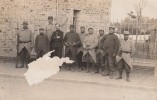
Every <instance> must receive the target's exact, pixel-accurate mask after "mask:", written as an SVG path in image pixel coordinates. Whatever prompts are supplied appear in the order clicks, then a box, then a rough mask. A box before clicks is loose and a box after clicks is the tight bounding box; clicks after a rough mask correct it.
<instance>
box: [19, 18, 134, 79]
mask: <svg viewBox="0 0 157 100" xmlns="http://www.w3.org/2000/svg"><path fill="white" fill-rule="evenodd" d="M48 22H49V25H48V26H47V27H46V28H43V27H40V28H39V35H37V36H36V38H35V41H34V37H33V34H32V32H31V31H30V30H29V28H28V22H26V21H24V22H23V29H21V30H19V31H18V34H17V36H18V41H19V47H18V55H19V56H20V59H21V66H20V68H21V67H22V68H23V67H24V65H26V67H27V64H28V63H29V61H30V55H31V54H30V53H31V51H32V49H33V48H34V50H35V52H36V54H37V58H39V57H42V56H43V55H44V54H45V53H47V52H49V51H52V50H54V52H53V53H52V54H51V57H54V56H58V57H60V58H61V57H62V52H63V47H64V46H65V57H69V58H70V59H71V60H74V63H73V64H69V65H67V66H68V70H71V71H74V70H75V69H76V66H78V68H79V71H83V70H85V71H86V72H87V73H89V72H92V74H95V73H100V74H102V75H103V76H109V77H110V78H111V79H113V78H114V72H115V70H116V69H117V70H118V71H119V77H117V78H116V79H122V72H123V70H125V71H126V80H127V81H128V82H129V81H130V78H129V74H130V72H131V70H132V65H131V56H132V55H133V52H134V45H133V42H132V40H131V39H129V32H128V31H124V39H123V40H121V41H120V40H119V39H118V37H117V35H115V34H114V33H115V27H114V26H110V27H109V34H105V33H104V30H99V34H96V33H94V29H93V28H88V32H86V31H85V30H86V28H85V27H83V26H82V27H80V33H79V34H78V33H77V32H76V31H75V26H74V25H70V27H69V30H70V31H69V32H67V33H66V34H65V36H64V33H63V32H62V31H61V30H60V24H55V28H54V24H53V17H52V16H49V17H48ZM34 42H35V43H34ZM17 67H18V66H17ZM18 68H19V67H18Z"/></svg>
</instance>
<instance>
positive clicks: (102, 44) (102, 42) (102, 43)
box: [100, 35, 106, 49]
mask: <svg viewBox="0 0 157 100" xmlns="http://www.w3.org/2000/svg"><path fill="white" fill-rule="evenodd" d="M105 40H106V35H104V37H103V38H102V39H101V41H100V43H101V46H102V48H103V49H105V45H104V44H105V43H104V42H105Z"/></svg>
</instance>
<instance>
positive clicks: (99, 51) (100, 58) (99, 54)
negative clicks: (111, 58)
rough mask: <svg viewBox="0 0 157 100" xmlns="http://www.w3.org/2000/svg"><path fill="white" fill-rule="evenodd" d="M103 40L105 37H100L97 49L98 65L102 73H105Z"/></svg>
mask: <svg viewBox="0 0 157 100" xmlns="http://www.w3.org/2000/svg"><path fill="white" fill-rule="evenodd" d="M102 38H103V36H99V43H98V47H97V48H96V57H97V64H98V68H99V69H100V71H101V72H102V71H103V67H104V55H105V53H104V51H103V47H102V42H101V40H102Z"/></svg>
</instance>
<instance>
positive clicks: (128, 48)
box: [117, 32, 135, 81]
mask: <svg viewBox="0 0 157 100" xmlns="http://www.w3.org/2000/svg"><path fill="white" fill-rule="evenodd" d="M124 34H129V33H128V32H124ZM134 51H135V47H134V45H133V42H132V40H131V39H127V40H124V39H123V40H122V41H121V46H120V49H119V54H118V55H119V58H118V59H117V68H118V70H119V74H120V76H119V78H122V72H123V70H125V71H126V74H127V78H129V73H130V72H131V70H132V63H131V55H133V53H134ZM127 81H130V80H129V79H127Z"/></svg>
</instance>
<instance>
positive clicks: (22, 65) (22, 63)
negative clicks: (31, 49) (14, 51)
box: [18, 58, 24, 68]
mask: <svg viewBox="0 0 157 100" xmlns="http://www.w3.org/2000/svg"><path fill="white" fill-rule="evenodd" d="M23 67H24V59H23V58H21V66H20V67H18V68H23Z"/></svg>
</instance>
